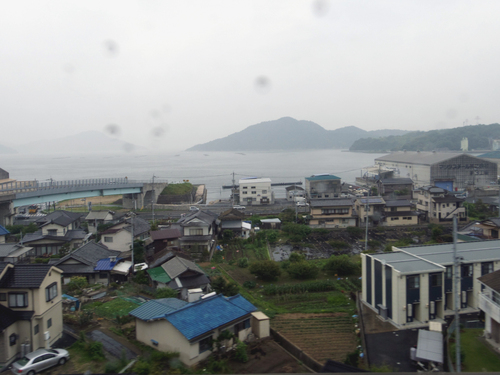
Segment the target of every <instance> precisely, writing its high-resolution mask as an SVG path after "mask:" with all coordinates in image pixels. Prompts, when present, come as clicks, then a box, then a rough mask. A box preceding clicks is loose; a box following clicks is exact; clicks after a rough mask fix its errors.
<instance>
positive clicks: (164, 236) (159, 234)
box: [147, 228, 182, 256]
mask: <svg viewBox="0 0 500 375" xmlns="http://www.w3.org/2000/svg"><path fill="white" fill-rule="evenodd" d="M181 237H182V233H181V231H180V230H179V228H166V229H162V230H155V231H151V240H152V242H151V243H150V244H149V245H148V247H147V248H148V251H147V253H148V256H152V255H154V254H156V253H158V252H160V251H162V250H165V249H167V248H172V247H178V246H179V238H181Z"/></svg>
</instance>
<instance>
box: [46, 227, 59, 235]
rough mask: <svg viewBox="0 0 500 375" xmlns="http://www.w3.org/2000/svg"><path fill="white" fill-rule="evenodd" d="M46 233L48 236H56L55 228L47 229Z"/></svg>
mask: <svg viewBox="0 0 500 375" xmlns="http://www.w3.org/2000/svg"><path fill="white" fill-rule="evenodd" d="M47 233H48V234H49V236H57V229H49V230H48V231H47Z"/></svg>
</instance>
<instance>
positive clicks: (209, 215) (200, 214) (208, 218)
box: [177, 210, 219, 226]
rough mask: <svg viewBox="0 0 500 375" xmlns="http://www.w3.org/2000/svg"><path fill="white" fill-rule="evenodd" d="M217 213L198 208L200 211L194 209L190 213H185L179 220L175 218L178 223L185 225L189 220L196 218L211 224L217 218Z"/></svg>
mask: <svg viewBox="0 0 500 375" xmlns="http://www.w3.org/2000/svg"><path fill="white" fill-rule="evenodd" d="M218 216H219V215H218V214H216V213H214V212H212V211H208V210H203V211H202V210H200V211H195V212H193V213H191V214H187V215H186V216H184V217H181V218H180V219H179V220H177V223H179V224H180V225H181V226H186V225H188V224H189V222H190V221H191V220H193V219H195V218H196V219H198V220H201V221H203V222H204V223H205V224H206V225H211V224H212V223H213V222H215V221H216V220H217V217H218Z"/></svg>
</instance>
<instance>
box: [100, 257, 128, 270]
mask: <svg viewBox="0 0 500 375" xmlns="http://www.w3.org/2000/svg"><path fill="white" fill-rule="evenodd" d="M121 259H122V258H116V259H115V260H114V261H111V259H110V258H105V259H99V260H98V261H97V265H96V266H95V268H94V271H111V270H112V269H113V268H114V267H115V266H116V263H118V262H119V261H120V260H121Z"/></svg>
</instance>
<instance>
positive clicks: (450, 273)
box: [445, 266, 453, 279]
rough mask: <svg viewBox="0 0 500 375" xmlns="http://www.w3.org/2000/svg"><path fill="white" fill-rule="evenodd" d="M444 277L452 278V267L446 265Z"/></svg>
mask: <svg viewBox="0 0 500 375" xmlns="http://www.w3.org/2000/svg"><path fill="white" fill-rule="evenodd" d="M445 277H446V278H447V279H451V278H453V267H452V266H446V273H445Z"/></svg>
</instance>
